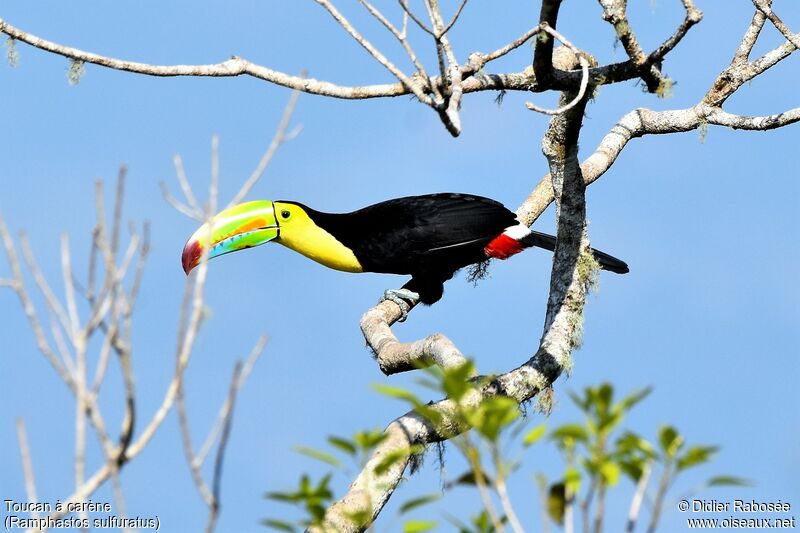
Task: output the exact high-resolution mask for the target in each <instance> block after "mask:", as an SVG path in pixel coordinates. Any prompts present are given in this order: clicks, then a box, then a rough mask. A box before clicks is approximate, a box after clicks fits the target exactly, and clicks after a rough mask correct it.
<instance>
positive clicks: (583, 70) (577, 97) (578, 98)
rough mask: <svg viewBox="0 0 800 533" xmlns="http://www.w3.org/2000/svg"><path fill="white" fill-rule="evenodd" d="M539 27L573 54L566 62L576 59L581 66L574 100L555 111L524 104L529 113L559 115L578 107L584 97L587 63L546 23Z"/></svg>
mask: <svg viewBox="0 0 800 533" xmlns="http://www.w3.org/2000/svg"><path fill="white" fill-rule="evenodd" d="M539 26H540V28H541V29H542V31H544V32H545V33H547V34H548V35H550V36H552V37H553V39H558V40H559V41H561V42H562V43H563V44H564V46H566V47H567V48H568V49H569V50H570V51H571V52H572V53H573V54H574V56H573V57H570V58H568V59H567V60H568V61H575V58H577V60H578V63H579V64H580V66H581V83H580V86H579V88H578V92H577V93H575V98H573V99H572V100H571V101H569V102H566V103H564V105H562V106H560V107H557V108H556V109H546V108H543V107H539V106H537V105H536V104H534V103H532V102H525V106H526V107H527V108H528V109H530V110H531V111H536V112H537V113H543V114H545V115H560V114H562V113H565V112H566V111H569V110H570V109H572V108H573V107H575V106H576V105H578V103H579V102H581V100H583V97H584V96H585V95H586V88H587V87H588V86H589V61H588V60H587V59H586V57H585V54H583V53H582V52H581V51H580V50H578V48H577V47H576V46H575V45H574V44H572V43H571V42H570V41H569V40H568V39H567V38H566V37H564V36H563V35H561V34H560V33H559V32H557V31H556V30H555V29H553V28H551V27H550V26H549V25H548V24H547V23H545V22H543V23H541V24H540V25H539ZM556 52H558V50H556Z"/></svg>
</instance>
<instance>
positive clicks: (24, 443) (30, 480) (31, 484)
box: [17, 418, 39, 518]
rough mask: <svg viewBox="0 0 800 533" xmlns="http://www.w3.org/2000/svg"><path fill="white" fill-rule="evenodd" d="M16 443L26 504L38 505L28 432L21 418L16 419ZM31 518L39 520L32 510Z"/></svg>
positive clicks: (35, 512)
mask: <svg viewBox="0 0 800 533" xmlns="http://www.w3.org/2000/svg"><path fill="white" fill-rule="evenodd" d="M17 442H18V443H19V457H20V461H21V462H22V475H23V477H24V479H25V494H27V496H28V503H38V502H39V498H38V496H36V476H35V475H34V474H33V461H32V460H31V449H30V447H29V446H28V432H27V430H26V429H25V420H24V419H23V418H17ZM31 517H33V518H39V511H37V510H35V509H34V510H33V511H32V512H31Z"/></svg>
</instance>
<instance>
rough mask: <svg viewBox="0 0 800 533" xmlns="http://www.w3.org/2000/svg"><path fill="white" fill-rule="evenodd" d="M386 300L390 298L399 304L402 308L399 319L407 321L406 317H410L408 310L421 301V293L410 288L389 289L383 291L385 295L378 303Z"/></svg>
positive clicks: (399, 320)
mask: <svg viewBox="0 0 800 533" xmlns="http://www.w3.org/2000/svg"><path fill="white" fill-rule="evenodd" d="M385 300H389V301H390V302H394V303H396V304H397V306H398V307H399V308H400V318H399V319H398V320H397V321H398V322H405V321H406V318H408V312H409V311H410V310H411V307H412V306H414V305H417V303H419V294H417V293H416V292H414V291H410V290H408V289H388V290H387V291H386V292H384V293H383V297H382V298H381V299H380V301H379V302H378V303H380V302H383V301H385Z"/></svg>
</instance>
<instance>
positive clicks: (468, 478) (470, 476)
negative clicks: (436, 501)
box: [445, 469, 494, 489]
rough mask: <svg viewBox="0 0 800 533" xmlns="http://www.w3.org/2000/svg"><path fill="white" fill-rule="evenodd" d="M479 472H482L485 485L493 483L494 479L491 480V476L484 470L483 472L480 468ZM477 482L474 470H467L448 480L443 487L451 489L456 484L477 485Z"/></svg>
mask: <svg viewBox="0 0 800 533" xmlns="http://www.w3.org/2000/svg"><path fill="white" fill-rule="evenodd" d="M481 473H482V474H483V479H484V481H485V482H486V484H487V485H494V481H493V480H492V478H491V476H489V475H488V474H487V473H486V472H484V471H483V469H481ZM477 484H478V482H477V480H476V478H475V471H474V470H469V471H467V472H464V473H463V474H461V475H460V476H458V477H457V478H455V479H454V480H453V481H450V482H448V483H447V484H445V488H446V489H452V488H453V487H455V486H456V485H477Z"/></svg>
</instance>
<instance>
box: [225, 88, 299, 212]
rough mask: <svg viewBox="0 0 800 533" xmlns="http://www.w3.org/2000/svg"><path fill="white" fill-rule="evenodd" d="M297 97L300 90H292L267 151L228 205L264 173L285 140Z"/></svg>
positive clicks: (235, 202) (243, 196) (242, 195)
mask: <svg viewBox="0 0 800 533" xmlns="http://www.w3.org/2000/svg"><path fill="white" fill-rule="evenodd" d="M299 98H300V91H297V90H294V91H292V93H291V95H290V96H289V102H288V103H287V104H286V107H285V108H284V110H283V116H282V117H281V121H280V123H278V129H277V130H276V131H275V135H273V136H272V141H271V142H270V143H269V147H268V148H267V151H266V152H264V155H263V156H261V160H260V161H259V162H258V165H257V166H256V168H255V170H253V172H252V173H251V174H250V176H249V177H248V178H247V180H246V181H245V182H244V183H243V184H242V187H241V188H240V189H239V192H237V193H236V195H235V196H234V197H233V199H232V200H231V201H230V203H229V204H228V207H230V206H232V205H235V204H238V203H239V202H241V201H242V200H243V199H244V198H245V197H246V196H247V194H248V193H249V192H250V190H251V189H252V188H253V186H254V185H255V184H256V183H257V182H258V180H259V179H261V176H263V175H264V171H265V170H266V169H267V166H269V164H270V162H271V161H272V158H273V157H275V153H276V152H277V151H278V148H280V146H281V144H283V143H284V142H286V140H287V137H286V131H287V130H288V128H289V123H290V122H291V120H292V114H293V113H294V109H295V107H296V106H297V100H298V99H299Z"/></svg>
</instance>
